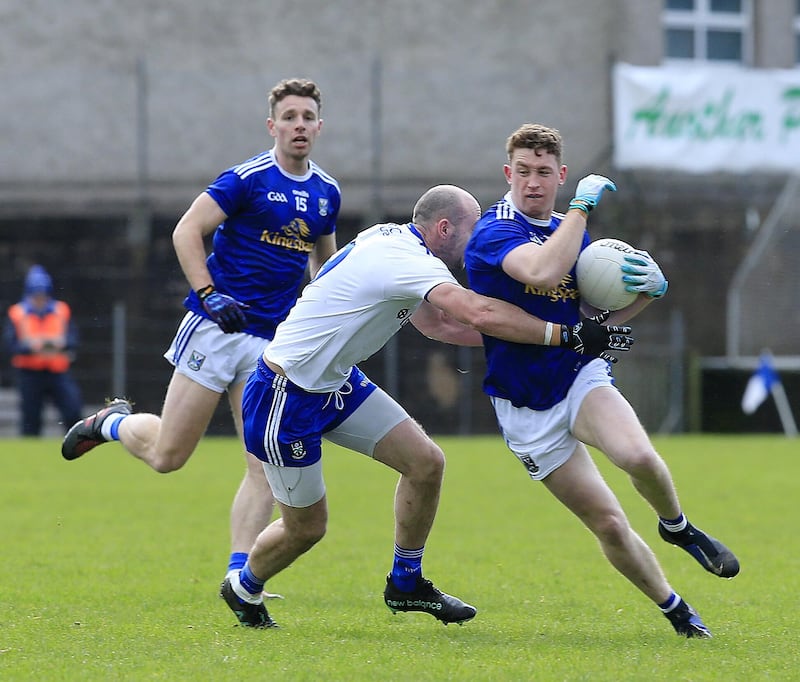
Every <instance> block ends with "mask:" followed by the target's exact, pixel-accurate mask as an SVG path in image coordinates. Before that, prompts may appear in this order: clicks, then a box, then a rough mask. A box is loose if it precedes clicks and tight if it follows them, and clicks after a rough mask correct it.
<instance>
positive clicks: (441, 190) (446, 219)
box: [412, 185, 481, 269]
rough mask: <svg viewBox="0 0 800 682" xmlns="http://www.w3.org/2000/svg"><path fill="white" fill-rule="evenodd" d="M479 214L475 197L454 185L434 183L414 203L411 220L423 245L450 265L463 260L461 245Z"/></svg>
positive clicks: (465, 242) (453, 266)
mask: <svg viewBox="0 0 800 682" xmlns="http://www.w3.org/2000/svg"><path fill="white" fill-rule="evenodd" d="M480 215H481V206H480V204H479V203H478V200H477V199H476V198H475V197H474V196H472V195H471V194H470V193H469V192H467V191H466V190H464V189H461V187H456V186H455V185H436V186H435V187H431V188H430V189H429V190H428V191H427V192H425V194H423V195H422V196H421V197H420V198H419V200H418V201H417V203H416V205H415V206H414V214H413V218H412V222H413V223H414V225H416V226H417V228H418V229H419V231H420V233H421V234H422V238H423V239H424V240H425V244H426V246H427V247H428V248H429V249H430V250H431V251H432V252H433V253H434V254H435V255H436V256H438V257H439V258H441V259H442V260H443V261H444V262H445V263H446V264H447V265H448V266H449V267H451V268H453V269H458V268H460V267H462V266H463V264H464V249H465V248H466V246H467V242H468V241H469V237H470V235H471V234H472V230H473V229H474V227H475V223H476V222H477V220H478V218H480Z"/></svg>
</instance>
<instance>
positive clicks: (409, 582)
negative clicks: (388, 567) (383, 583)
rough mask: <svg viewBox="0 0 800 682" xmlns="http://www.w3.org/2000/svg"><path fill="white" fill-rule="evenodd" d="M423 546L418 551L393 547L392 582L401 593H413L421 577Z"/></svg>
mask: <svg viewBox="0 0 800 682" xmlns="http://www.w3.org/2000/svg"><path fill="white" fill-rule="evenodd" d="M424 552H425V546H424V545H423V546H422V547H420V548H419V549H403V548H402V547H399V546H398V545H395V546H394V564H393V565H392V582H393V583H394V586H395V587H396V588H397V589H398V590H400V591H402V592H413V591H414V590H415V589H416V587H417V581H418V580H419V578H421V577H422V554H423V553H424Z"/></svg>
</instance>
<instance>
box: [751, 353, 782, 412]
mask: <svg viewBox="0 0 800 682" xmlns="http://www.w3.org/2000/svg"><path fill="white" fill-rule="evenodd" d="M779 383H780V379H779V378H778V375H777V373H776V372H775V368H774V367H773V366H772V356H770V355H769V354H767V353H764V354H762V355H761V358H760V360H759V362H758V367H757V368H756V371H755V373H754V374H753V376H751V377H750V380H749V381H748V382H747V387H746V388H745V389H744V395H743V396H742V411H743V412H744V413H745V414H753V412H755V411H756V410H757V409H758V408H759V406H760V405H761V403H763V402H764V401H765V400H766V399H767V396H768V395H769V394H770V392H771V391H772V387H773V386H774V385H775V384H779Z"/></svg>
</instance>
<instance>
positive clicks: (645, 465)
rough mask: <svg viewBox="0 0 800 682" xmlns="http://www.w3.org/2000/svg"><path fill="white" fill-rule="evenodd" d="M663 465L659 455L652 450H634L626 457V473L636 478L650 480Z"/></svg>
mask: <svg viewBox="0 0 800 682" xmlns="http://www.w3.org/2000/svg"><path fill="white" fill-rule="evenodd" d="M661 465H662V460H661V458H660V457H659V456H658V453H657V452H656V451H655V450H653V449H652V448H639V449H636V450H632V451H631V452H629V453H628V454H627V455H626V457H625V471H626V472H627V473H628V474H629V475H631V476H633V477H634V478H648V477H650V476H652V475H653V474H654V473H655V472H657V471H658V470H659V469H660V467H661Z"/></svg>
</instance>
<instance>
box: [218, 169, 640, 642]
mask: <svg viewBox="0 0 800 682" xmlns="http://www.w3.org/2000/svg"><path fill="white" fill-rule="evenodd" d="M479 215H480V207H479V205H478V202H477V200H476V199H475V197H473V196H472V195H471V194H469V193H468V192H466V191H464V190H463V189H461V188H459V187H454V186H452V185H439V186H436V187H433V188H431V189H430V190H428V191H427V192H426V193H425V194H424V195H423V196H422V197H421V198H420V199H419V201H418V202H417V204H416V206H415V208H414V216H413V222H412V223H407V224H405V225H398V224H393V223H391V224H381V225H375V226H373V227H371V228H369V229H367V230H364V231H363V232H361V233H359V235H358V236H357V237H356V239H355V240H353V241H352V242H350V243H349V244H348V245H347V246H345V247H343V248H342V249H341V250H340V251H339V252H338V253H337V254H336V255H335V256H334V257H333V258H331V259H330V260H328V262H327V263H326V264H325V265H324V266H323V268H322V269H321V270H320V272H319V273H318V274H317V276H316V278H315V279H314V280H313V281H312V282H311V283H310V284H309V285H308V286H307V287H306V288H305V289H304V290H303V294H302V296H301V297H300V298H299V299H298V301H297V304H296V305H295V306H294V307H293V308H292V310H291V312H290V313H289V315H288V317H287V318H286V319H285V320H284V321H283V322H282V323H281V324H280V325H279V326H278V330H277V332H276V333H275V338H274V339H273V341H272V343H270V344H269V345H268V346H267V347H266V350H265V351H264V353H263V354H262V356H261V359H260V360H259V364H258V369H257V371H256V372H254V373H253V375H252V376H251V377H250V379H249V381H248V382H247V386H246V387H245V391H244V400H243V412H244V434H245V443H246V445H247V448H248V450H249V452H251V453H253V454H254V455H256V456H257V457H258V458H259V459H261V460H262V462H263V466H264V469H265V471H266V473H267V477H268V478H269V481H270V483H271V485H272V490H273V491H274V493H275V497H276V499H277V500H278V504H279V505H280V509H281V517H280V518H279V519H278V520H276V521H274V522H273V523H271V524H270V525H269V526H268V527H267V528H266V529H265V530H264V532H263V533H261V534H260V535H259V536H258V539H257V540H256V543H255V545H254V546H253V548H252V551H251V552H250V557H249V558H248V560H247V563H246V564H245V566H244V568H243V569H242V570H241V571H240V572H234V573H232V574H229V575H228V577H227V578H226V579H225V582H223V584H222V590H221V594H222V596H223V597H224V598H225V601H226V603H227V604H228V606H229V607H230V608H231V610H232V611H233V612H234V613H235V614H236V617H237V618H238V619H239V622H240V623H242V624H243V625H246V626H250V627H271V626H273V625H274V622H273V621H272V619H271V618H270V616H269V614H268V613H267V610H266V608H265V606H264V603H263V597H262V591H263V588H264V583H265V581H266V580H268V579H269V578H271V577H272V576H274V575H275V574H276V573H278V572H279V571H281V570H283V569H284V568H286V567H287V566H289V565H290V564H291V563H292V562H293V561H294V560H295V559H297V558H298V557H299V556H300V555H301V554H303V553H304V552H306V551H308V550H309V549H311V547H312V546H313V545H314V544H316V543H317V542H319V540H320V539H321V538H322V537H323V535H324V534H325V530H326V524H327V517H328V508H327V498H326V494H325V483H324V480H323V476H322V449H321V441H322V438H323V437H324V438H326V439H328V440H330V441H332V442H334V443H337V444H339V445H342V446H344V447H347V448H349V449H351V450H355V451H356V452H359V453H362V454H364V455H367V456H368V457H370V458H372V459H374V460H376V461H378V462H381V463H382V464H384V465H386V466H389V467H392V468H393V469H395V470H396V471H397V472H399V473H400V480H399V482H398V485H397V489H396V494H395V507H394V508H395V515H396V520H395V536H394V540H395V557H394V564H393V568H392V570H391V572H390V574H389V576H388V577H387V580H386V587H385V590H384V601H385V603H386V605H387V606H388V607H389V608H390V609H391V610H392V611H421V612H424V613H428V614H430V615H432V616H434V617H435V618H437V619H438V620H440V621H442V622H443V623H445V624H446V623H463V622H464V621H466V620H469V619H471V618H472V617H474V615H475V612H476V611H475V608H474V607H472V606H470V605H469V604H465V603H464V602H462V601H461V600H460V599H458V598H457V597H452V596H450V595H447V594H444V593H442V592H440V591H439V590H438V589H436V588H435V587H434V586H433V584H432V583H431V582H430V581H429V580H427V579H426V578H424V577H423V573H422V555H423V551H424V548H425V542H426V539H427V537H428V533H429V532H430V529H431V526H432V524H433V520H434V517H435V515H436V507H437V504H438V501H439V490H440V487H441V484H442V474H443V470H444V454H443V453H442V451H441V450H440V449H439V447H438V446H437V445H436V444H435V443H434V442H433V441H432V440H431V439H430V438H429V437H428V436H427V435H426V434H425V433H424V431H423V430H422V429H421V428H420V427H419V425H418V424H417V423H416V422H415V421H414V420H413V419H411V417H410V416H409V415H408V413H407V412H406V411H405V410H404V409H403V408H402V407H401V406H400V405H398V404H397V403H396V402H395V401H394V400H393V399H392V398H391V397H390V396H389V395H387V394H386V393H385V392H384V391H382V390H381V389H380V388H378V387H377V386H376V385H375V384H374V383H372V382H371V381H370V380H369V379H368V378H367V377H366V376H364V374H363V373H362V372H361V371H360V370H359V369H358V367H357V366H356V363H358V362H360V361H361V360H363V359H365V358H368V357H370V356H371V355H373V354H374V353H376V352H377V351H378V350H380V348H381V347H382V346H383V345H384V344H385V343H386V341H388V340H389V338H391V337H392V336H393V335H394V334H395V333H396V332H397V331H398V330H399V329H400V328H401V327H402V326H403V325H405V324H406V323H407V322H409V321H410V322H411V323H412V324H413V325H414V326H415V327H417V328H418V329H419V330H420V331H421V332H422V333H423V334H425V335H426V336H428V337H430V338H435V339H438V340H440V341H445V342H449V343H457V344H461V345H479V344H480V343H481V335H480V333H479V331H483V332H486V333H491V334H494V335H496V336H502V337H504V338H508V339H512V340H514V341H517V342H518V343H547V344H556V345H559V344H566V345H568V346H569V347H570V348H575V349H578V350H579V351H581V352H585V353H590V354H593V355H599V354H601V353H604V351H606V350H608V349H614V350H627V349H628V347H629V345H630V342H631V341H632V339H631V338H630V336H628V333H629V331H630V329H629V328H627V327H618V328H617V327H604V326H602V325H600V324H599V323H597V322H594V321H586V322H583V323H582V325H581V327H580V329H575V328H574V327H575V326H574V325H573V328H571V329H566V330H564V333H563V334H562V333H560V331H559V333H556V334H553V333H552V330H553V325H552V324H551V323H545V322H544V321H542V320H539V319H537V318H534V317H532V316H530V315H527V314H525V313H524V312H523V311H522V310H520V309H519V308H517V307H515V306H512V305H510V304H508V303H506V302H504V301H499V300H497V299H490V298H486V297H484V296H479V295H477V294H475V293H474V292H472V291H469V290H468V289H464V288H463V287H462V286H460V285H459V284H458V282H457V281H456V279H455V277H454V276H453V274H452V272H451V271H450V269H461V267H463V254H464V247H465V245H466V243H467V240H468V239H469V235H470V233H471V232H472V228H473V227H474V225H475V221H476V220H477V218H478V216H479ZM577 219H578V220H580V221H581V223H583V219H582V218H577ZM548 329H549V330H550V333H549V334H548ZM476 330H477V331H476ZM559 330H560V327H559Z"/></svg>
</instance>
